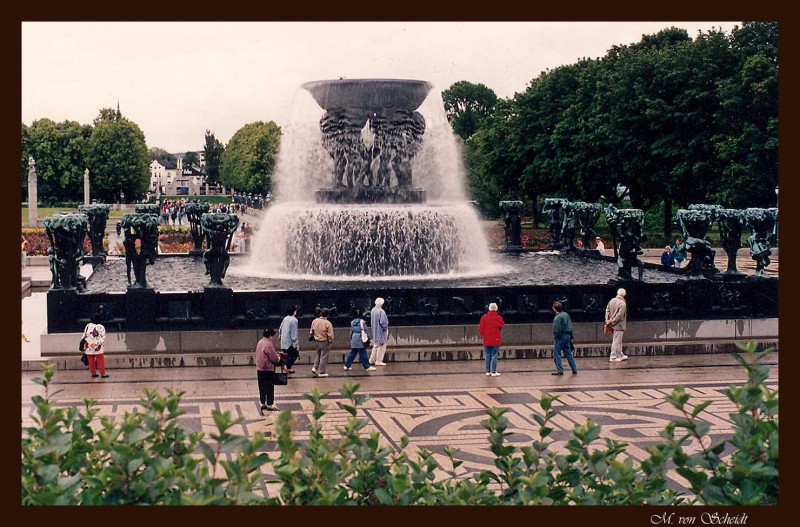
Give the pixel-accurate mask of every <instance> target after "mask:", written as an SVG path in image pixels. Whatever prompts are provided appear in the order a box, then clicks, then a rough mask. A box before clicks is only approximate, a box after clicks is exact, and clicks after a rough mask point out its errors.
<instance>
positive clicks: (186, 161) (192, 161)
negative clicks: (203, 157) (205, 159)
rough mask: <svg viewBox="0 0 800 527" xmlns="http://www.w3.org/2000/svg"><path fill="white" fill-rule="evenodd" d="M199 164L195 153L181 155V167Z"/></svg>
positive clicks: (198, 157) (198, 158)
mask: <svg viewBox="0 0 800 527" xmlns="http://www.w3.org/2000/svg"><path fill="white" fill-rule="evenodd" d="M199 164H200V156H199V155H197V152H186V153H185V154H183V166H185V167H190V166H192V165H199Z"/></svg>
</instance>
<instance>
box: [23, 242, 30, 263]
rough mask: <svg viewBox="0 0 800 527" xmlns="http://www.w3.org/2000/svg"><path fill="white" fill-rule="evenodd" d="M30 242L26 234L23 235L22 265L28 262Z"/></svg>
mask: <svg viewBox="0 0 800 527" xmlns="http://www.w3.org/2000/svg"><path fill="white" fill-rule="evenodd" d="M29 246H30V244H29V243H28V240H26V239H25V235H23V236H22V267H25V266H26V265H27V264H28V247H29Z"/></svg>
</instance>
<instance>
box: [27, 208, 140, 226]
mask: <svg viewBox="0 0 800 527" xmlns="http://www.w3.org/2000/svg"><path fill="white" fill-rule="evenodd" d="M57 212H78V209H77V208H70V207H39V220H43V219H44V218H47V217H48V216H52V215H53V214H55V213H57ZM123 214H126V212H124V211H121V210H112V211H110V212H109V214H108V219H109V221H110V220H111V219H114V220H118V219H119V218H121V217H122V216H123ZM22 226H23V227H27V226H28V207H22Z"/></svg>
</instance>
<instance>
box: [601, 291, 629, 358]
mask: <svg viewBox="0 0 800 527" xmlns="http://www.w3.org/2000/svg"><path fill="white" fill-rule="evenodd" d="M625 294H626V293H625V290H624V289H622V288H619V289H618V290H617V296H615V297H614V298H612V299H611V300H610V301H609V302H608V305H607V306H606V325H608V326H611V329H612V330H613V335H612V338H611V356H610V357H609V359H608V361H609V362H622V361H624V360H628V356H627V355H625V354H624V353H622V337H623V336H624V334H625V325H626V324H625V323H626V320H627V317H628V303H627V302H625Z"/></svg>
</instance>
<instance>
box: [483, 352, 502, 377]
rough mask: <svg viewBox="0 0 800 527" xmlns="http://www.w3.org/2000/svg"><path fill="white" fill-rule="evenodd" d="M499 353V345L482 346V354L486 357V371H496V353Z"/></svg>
mask: <svg viewBox="0 0 800 527" xmlns="http://www.w3.org/2000/svg"><path fill="white" fill-rule="evenodd" d="M498 353H500V346H484V347H483V355H484V357H486V371H488V372H491V373H495V372H496V371H497V354H498Z"/></svg>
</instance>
